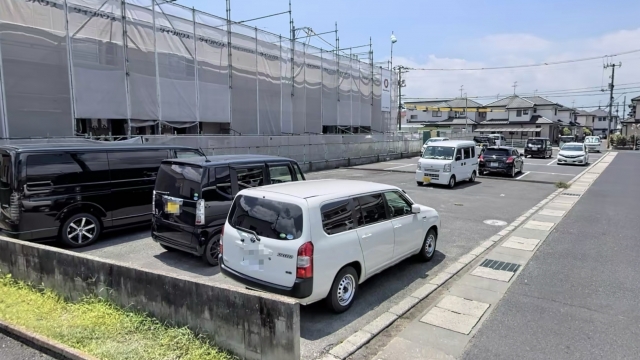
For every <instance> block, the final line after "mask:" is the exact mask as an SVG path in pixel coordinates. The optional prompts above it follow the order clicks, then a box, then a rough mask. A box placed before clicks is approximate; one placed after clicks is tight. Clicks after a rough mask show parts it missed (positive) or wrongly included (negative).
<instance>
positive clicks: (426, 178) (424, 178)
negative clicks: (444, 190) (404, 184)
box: [422, 176, 431, 183]
mask: <svg viewBox="0 0 640 360" xmlns="http://www.w3.org/2000/svg"><path fill="white" fill-rule="evenodd" d="M422 182H425V183H428V182H431V177H430V176H423V177H422Z"/></svg>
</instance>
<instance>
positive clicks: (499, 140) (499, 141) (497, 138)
mask: <svg viewBox="0 0 640 360" xmlns="http://www.w3.org/2000/svg"><path fill="white" fill-rule="evenodd" d="M489 137H490V138H491V139H493V143H494V144H495V145H496V146H503V145H506V144H507V140H506V139H505V138H504V135H502V134H491V135H489Z"/></svg>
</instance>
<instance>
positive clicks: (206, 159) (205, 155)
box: [198, 147, 211, 162]
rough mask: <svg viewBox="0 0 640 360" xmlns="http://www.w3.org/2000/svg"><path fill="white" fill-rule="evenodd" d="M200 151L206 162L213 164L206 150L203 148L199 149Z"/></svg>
mask: <svg viewBox="0 0 640 360" xmlns="http://www.w3.org/2000/svg"><path fill="white" fill-rule="evenodd" d="M198 150H200V152H201V153H202V156H204V162H211V161H210V160H209V158H208V157H207V154H206V153H205V152H204V150H202V148H201V147H199V148H198Z"/></svg>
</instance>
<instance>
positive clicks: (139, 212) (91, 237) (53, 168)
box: [0, 143, 203, 248]
mask: <svg viewBox="0 0 640 360" xmlns="http://www.w3.org/2000/svg"><path fill="white" fill-rule="evenodd" d="M202 155H203V153H202V152H201V151H200V150H198V149H193V148H188V147H180V146H165V145H162V146H150V145H142V144H140V145H125V144H118V143H107V144H96V145H86V144H81V145H79V144H22V145H2V146H0V158H1V162H0V233H1V234H4V235H6V236H10V237H13V238H16V239H20V240H33V241H47V240H55V239H56V238H57V239H60V240H61V241H62V242H63V243H64V244H65V245H66V246H69V247H73V248H77V247H82V246H87V245H89V244H91V243H93V242H95V241H96V240H97V239H98V237H99V236H100V233H101V232H102V231H103V230H109V229H114V228H119V227H127V226H135V225H139V224H143V223H145V222H149V220H151V216H150V215H151V212H152V208H151V200H152V194H153V186H154V184H155V178H156V174H157V172H158V168H159V167H160V163H161V162H162V160H164V159H167V158H181V157H194V156H202Z"/></svg>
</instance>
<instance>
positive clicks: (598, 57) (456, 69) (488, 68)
mask: <svg viewBox="0 0 640 360" xmlns="http://www.w3.org/2000/svg"><path fill="white" fill-rule="evenodd" d="M637 52H640V49H637V50H630V51H625V52H620V53H616V54H611V55H602V56H592V57H587V58H581V59H573V60H563V61H547V62H544V63H538V64H527V65H511V66H493V67H482V68H466V69H465V68H454V69H445V68H412V67H407V69H409V70H417V71H480V70H500V69H517V68H530V67H539V66H552V65H561V64H571V63H576V62H582V61H591V60H600V59H603V58H608V57H615V56H621V55H627V54H633V53H637Z"/></svg>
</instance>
